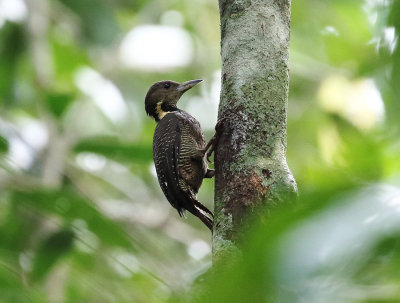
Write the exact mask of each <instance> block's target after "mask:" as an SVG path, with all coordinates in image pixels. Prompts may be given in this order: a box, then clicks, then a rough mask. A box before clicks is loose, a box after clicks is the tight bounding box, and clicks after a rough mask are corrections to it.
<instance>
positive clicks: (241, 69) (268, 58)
mask: <svg viewBox="0 0 400 303" xmlns="http://www.w3.org/2000/svg"><path fill="white" fill-rule="evenodd" d="M219 9H220V17H221V56H222V91H221V102H220V106H219V114H218V116H219V119H221V118H227V119H226V120H225V121H224V123H223V126H222V132H221V136H220V140H219V144H218V147H217V149H216V152H215V169H216V176H215V221H214V222H215V224H214V233H213V255H214V260H215V259H218V257H219V256H220V255H221V254H225V253H227V252H230V251H232V250H234V251H235V250H236V247H237V243H238V241H239V240H240V238H241V235H242V233H243V227H244V225H243V223H244V218H245V216H246V215H248V214H252V213H255V212H257V209H259V208H258V207H257V206H260V205H264V204H266V205H268V206H272V205H274V204H275V205H276V204H278V203H280V202H281V201H282V200H283V199H284V198H285V197H287V195H288V194H293V193H296V192H297V187H296V182H295V180H294V178H293V176H292V174H291V172H290V170H289V168H288V165H287V163H286V155H285V152H286V115H287V97H288V87H289V65H288V57H289V28H290V0H268V1H266V0H219Z"/></svg>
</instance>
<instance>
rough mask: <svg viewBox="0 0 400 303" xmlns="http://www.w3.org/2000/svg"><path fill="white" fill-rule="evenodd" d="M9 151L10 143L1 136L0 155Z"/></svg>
mask: <svg viewBox="0 0 400 303" xmlns="http://www.w3.org/2000/svg"><path fill="white" fill-rule="evenodd" d="M7 151H8V141H7V139H6V138H4V137H2V136H0V153H6V152H7Z"/></svg>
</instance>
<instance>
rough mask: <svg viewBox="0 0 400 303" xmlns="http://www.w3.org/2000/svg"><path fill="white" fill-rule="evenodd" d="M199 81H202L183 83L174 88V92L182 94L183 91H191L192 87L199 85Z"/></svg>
mask: <svg viewBox="0 0 400 303" xmlns="http://www.w3.org/2000/svg"><path fill="white" fill-rule="evenodd" d="M201 81H203V79H197V80H190V81H186V82H183V83H181V84H180V85H179V86H178V87H177V88H176V90H177V91H179V92H182V93H184V92H185V91H187V90H189V89H191V88H192V87H193V86H195V85H196V84H197V83H200V82H201Z"/></svg>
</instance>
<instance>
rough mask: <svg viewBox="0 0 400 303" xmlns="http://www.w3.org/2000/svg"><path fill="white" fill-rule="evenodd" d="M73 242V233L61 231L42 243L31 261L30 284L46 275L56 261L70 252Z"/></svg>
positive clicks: (67, 230) (65, 230) (66, 230)
mask: <svg viewBox="0 0 400 303" xmlns="http://www.w3.org/2000/svg"><path fill="white" fill-rule="evenodd" d="M73 240H74V233H73V231H71V230H70V229H62V230H59V231H57V232H55V233H54V234H52V235H50V236H49V237H48V238H47V239H45V240H44V241H43V243H42V244H41V246H40V247H39V249H38V251H37V252H36V255H35V258H34V259H33V267H32V272H31V275H30V278H31V280H32V282H37V281H40V280H42V279H43V278H44V277H45V276H46V275H47V274H48V272H49V271H50V270H51V269H52V267H53V266H54V265H55V264H56V263H57V261H58V260H59V259H60V258H61V257H63V256H64V255H65V254H66V253H67V252H69V251H70V250H71V247H72V243H73Z"/></svg>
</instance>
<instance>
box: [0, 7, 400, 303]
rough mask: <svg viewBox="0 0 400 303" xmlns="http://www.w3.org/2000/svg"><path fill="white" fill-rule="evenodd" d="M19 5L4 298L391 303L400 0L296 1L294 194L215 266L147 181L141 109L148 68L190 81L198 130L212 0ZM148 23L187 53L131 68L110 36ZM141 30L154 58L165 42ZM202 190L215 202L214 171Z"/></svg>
mask: <svg viewBox="0 0 400 303" xmlns="http://www.w3.org/2000/svg"><path fill="white" fill-rule="evenodd" d="M3 2H4V1H3ZM7 2H8V1H5V3H7ZM16 2H21V1H16ZM21 3H25V4H26V14H25V17H22V18H21V19H18V18H16V19H15V18H14V19H12V18H9V17H7V18H8V19H7V20H3V19H0V55H1V56H0V239H1V241H0V301H1V302H38V303H42V302H96V303H97V302H107V303H108V302H180V301H182V302H192V301H193V302H228V301H229V302H243V301H253V302H290V303H293V302H351V303H352V302H357V303H358V302H360V303H361V302H363V303H366V302H398V301H399V299H400V296H399V293H400V290H399V287H398V285H399V275H398V272H399V264H400V263H399V262H400V255H399V243H400V240H399V227H400V226H399V225H398V223H397V222H400V220H399V218H398V213H399V203H400V202H399V201H398V197H399V196H400V195H399V185H398V180H399V176H400V175H399V171H400V163H399V161H398V159H399V157H400V146H399V140H398V138H399V124H398V117H399V114H400V102H399V97H398V96H399V95H400V91H399V90H400V86H399V83H400V47H399V44H398V37H399V32H400V23H399V22H400V21H399V20H400V4H399V2H398V1H376V2H374V1H367V2H366V1H362V0H351V1H345V0H335V1H317V0H307V1H292V22H291V50H290V58H291V62H290V65H291V74H290V96H289V109H288V121H287V126H288V147H287V156H288V162H289V167H290V168H291V169H292V171H293V174H294V176H295V177H296V181H297V183H298V187H299V192H300V195H299V199H298V200H297V201H289V202H290V203H287V204H285V205H281V206H280V207H279V208H277V209H273V210H272V209H268V210H267V211H266V212H265V213H266V214H265V217H264V218H263V220H261V221H262V224H261V223H260V224H254V226H253V227H252V228H251V230H249V232H248V234H247V237H246V238H245V241H244V242H243V244H242V245H243V247H242V249H243V255H242V256H240V258H237V256H236V258H233V259H230V258H229V257H226V259H225V260H222V261H221V262H218V264H216V267H215V268H214V269H213V270H212V271H211V270H209V269H210V260H211V256H210V254H211V252H210V235H209V233H208V231H207V230H206V229H205V228H204V227H203V226H202V224H201V222H198V220H196V219H195V218H193V217H192V216H190V215H188V216H187V218H186V219H182V218H179V216H178V214H177V213H176V212H175V211H174V210H172V209H171V208H170V206H169V205H168V203H167V202H166V201H165V198H164V197H163V195H162V193H161V191H160V188H159V186H158V184H157V180H156V178H155V176H154V172H153V170H154V169H153V167H152V133H153V131H154V127H155V123H154V121H151V120H150V119H149V118H148V117H147V116H146V115H145V112H144V108H143V107H144V96H145V94H146V92H147V89H148V87H149V86H150V85H151V84H152V83H153V82H155V81H159V80H162V79H172V80H176V81H184V80H189V79H197V78H203V79H204V80H205V81H204V82H203V83H202V84H201V85H200V86H199V87H198V88H196V89H194V90H193V91H190V92H188V94H187V95H186V94H185V96H184V97H183V98H182V101H180V106H181V107H182V108H183V109H187V110H189V111H190V112H191V113H192V114H193V115H194V116H195V117H197V118H198V119H199V120H200V122H201V124H202V125H203V128H204V130H205V134H206V137H207V138H210V137H211V136H212V134H213V128H214V123H215V121H216V119H217V106H216V101H217V99H218V96H217V95H215V93H216V92H217V89H218V87H219V82H218V79H219V78H220V75H219V73H218V71H219V70H220V65H221V62H220V55H219V43H220V41H219V38H220V35H219V28H218V26H219V20H218V3H217V1H214V0H205V1H185V0H174V1H161V0H152V1H144V0H143V1H142V0H141V1H133V0H118V1H106V0H95V1H89V0H85V1H81V0H73V1H71V0H54V1H50V0H45V1H23V2H21ZM4 12H6V10H4ZM4 15H5V16H7V13H4ZM0 18H3V13H2V14H1V16H0ZM3 21H4V23H3ZM149 24H152V25H157V26H159V27H161V26H163V28H164V29H165V26H166V25H167V26H172V27H175V28H178V29H182V30H184V31H185V33H186V34H188V35H189V37H190V39H191V40H190V41H189V42H188V43H189V45H191V47H192V49H193V52H192V59H191V60H189V61H190V62H189V63H188V64H187V65H185V66H175V67H169V68H161V67H160V66H159V67H158V68H157V67H156V68H155V67H154V66H148V67H146V68H143V67H140V66H129V64H128V63H127V62H129V59H132V57H134V56H135V54H136V52H135V51H137V50H143V49H144V47H145V46H144V44H143V43H139V44H138V43H137V42H135V43H136V44H134V46H133V48H132V49H130V52H129V56H128V58H126V57H125V58H124V57H123V56H122V47H121V45H122V44H123V43H124V42H126V40H125V39H126V37H127V35H128V33H130V32H131V30H133V29H138V28H140V26H143V25H149ZM142 29H143V28H142ZM135 34H136V35H137V32H135ZM168 37H169V38H170V39H172V38H171V35H169V34H168ZM147 43H148V41H147ZM151 43H152V44H151V45H152V48H151V49H145V51H146V52H148V53H149V54H153V52H152V51H153V50H160V52H158V53H157V52H156V55H152V56H155V57H152V58H151V59H152V60H153V61H157V59H158V56H162V55H163V54H164V52H166V49H167V47H168V46H169V45H168V43H165V42H163V44H161V45H160V44H157V41H155V40H151ZM127 60H128V61H127ZM171 60H172V59H171ZM157 62H158V61H157ZM135 64H137V62H136V63H135ZM381 101H382V103H380V102H381ZM199 198H200V200H201V201H202V202H204V203H205V204H207V206H210V207H211V205H212V198H213V180H205V181H204V185H203V187H202V189H201V191H200V195H199ZM253 221H258V218H257V219H254V218H253Z"/></svg>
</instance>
